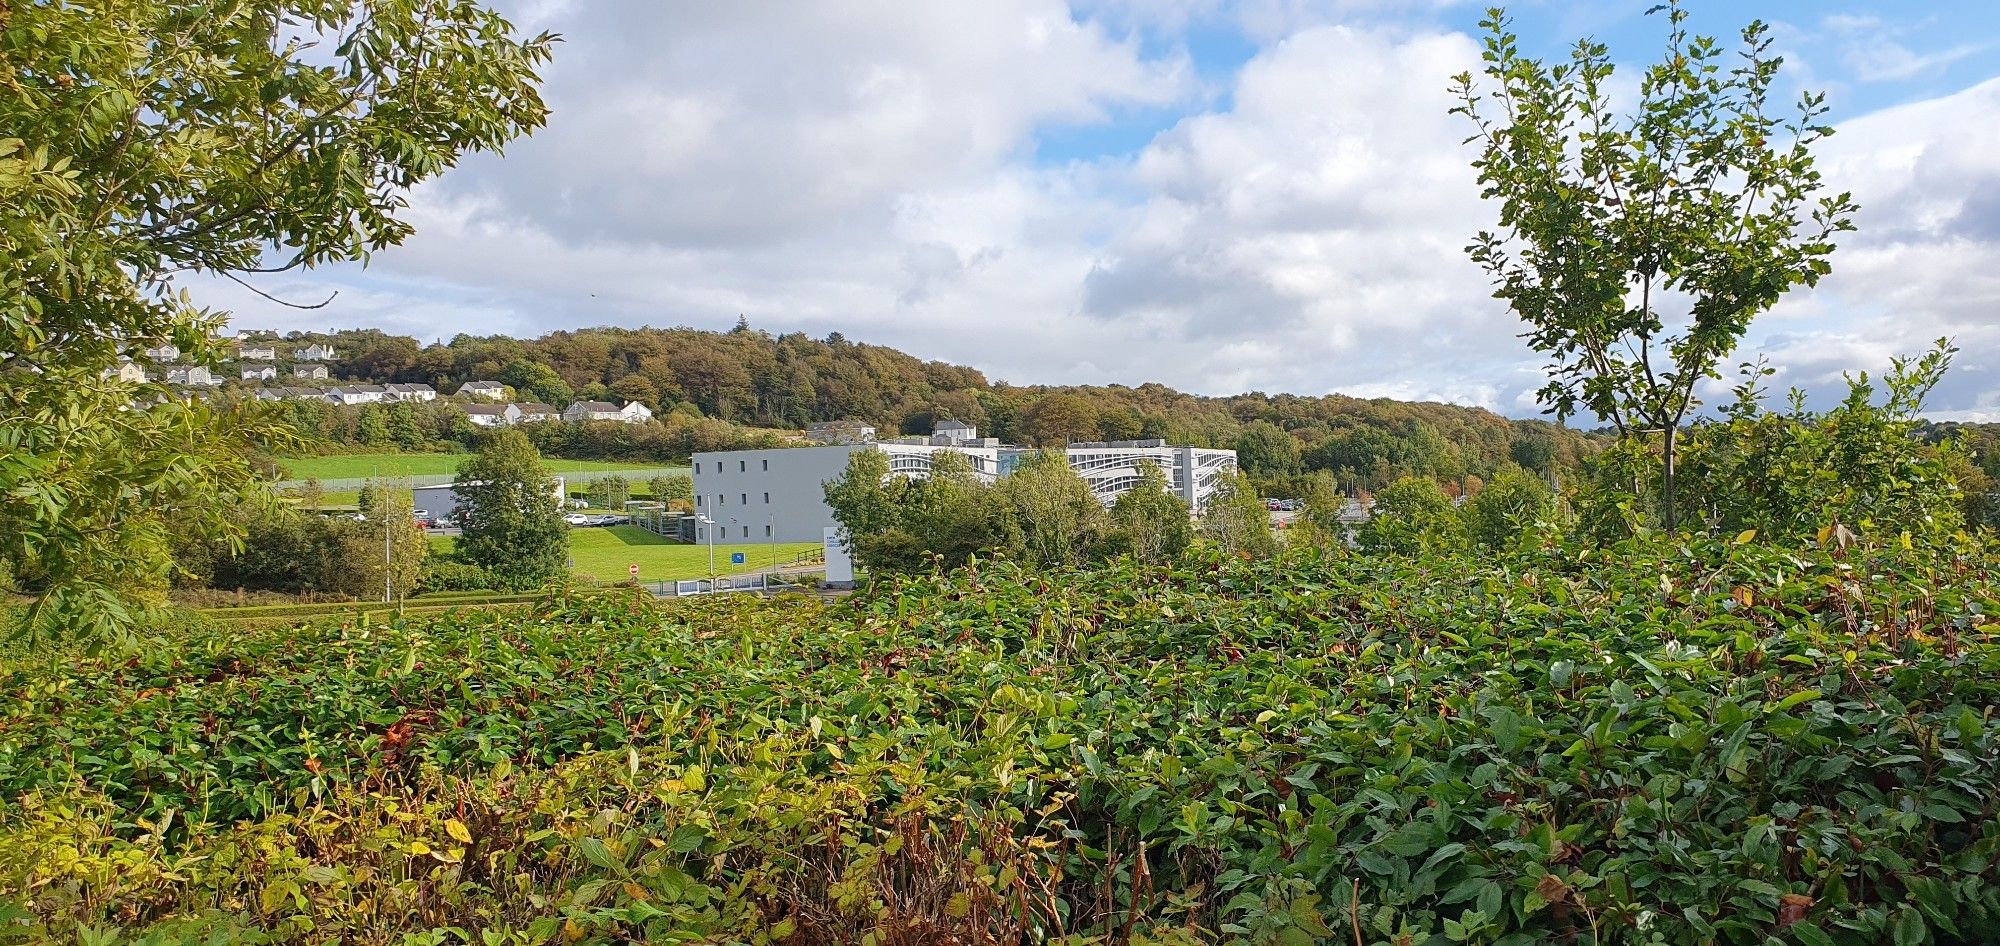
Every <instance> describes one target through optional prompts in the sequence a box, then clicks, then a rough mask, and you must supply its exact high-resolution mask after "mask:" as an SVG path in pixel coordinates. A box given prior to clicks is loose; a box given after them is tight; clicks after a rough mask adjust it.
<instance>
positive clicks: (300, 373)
mask: <svg viewBox="0 0 2000 946" xmlns="http://www.w3.org/2000/svg"><path fill="white" fill-rule="evenodd" d="M292 377H294V378H306V379H309V380H312V381H325V380H326V366H325V365H298V366H296V367H294V368H292Z"/></svg>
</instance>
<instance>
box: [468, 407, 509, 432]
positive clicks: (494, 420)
mask: <svg viewBox="0 0 2000 946" xmlns="http://www.w3.org/2000/svg"><path fill="white" fill-rule="evenodd" d="M465 419H466V420H469V421H471V422H472V425H473V426H474V427H511V426H513V425H514V424H515V423H517V422H519V421H520V419H521V411H520V409H519V408H517V407H515V406H514V405H512V404H467V405H465Z"/></svg>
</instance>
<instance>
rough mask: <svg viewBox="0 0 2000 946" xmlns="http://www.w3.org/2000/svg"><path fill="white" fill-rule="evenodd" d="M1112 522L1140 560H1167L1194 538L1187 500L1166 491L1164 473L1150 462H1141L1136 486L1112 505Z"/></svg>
mask: <svg viewBox="0 0 2000 946" xmlns="http://www.w3.org/2000/svg"><path fill="white" fill-rule="evenodd" d="M1111 522H1112V525H1114V526H1115V527H1116V528H1117V530H1118V535H1119V537H1120V538H1122V539H1123V540H1124V542H1125V548H1126V550H1127V551H1129V552H1130V553H1131V554H1132V557H1133V558H1135V559H1138V560H1139V561H1141V562H1163V561H1167V560H1169V559H1171V558H1173V557H1175V556H1177V555H1179V554H1181V552H1182V551H1183V550H1185V549H1186V548H1187V547H1188V543H1190V542H1192V541H1194V527H1193V525H1191V524H1190V523H1189V522H1188V505H1187V503H1186V502H1183V501H1182V500H1181V498H1180V497H1179V496H1175V495H1174V494H1173V493H1171V492H1169V491H1168V490H1167V476H1166V474H1165V473H1162V472H1160V468H1159V466H1158V465H1157V464H1153V463H1141V464H1140V465H1139V483H1138V485H1136V486H1133V487H1132V488H1131V489H1128V490H1126V491H1125V492H1123V493H1120V494H1119V496H1118V499H1117V500H1116V501H1114V502H1113V503H1112V504H1111Z"/></svg>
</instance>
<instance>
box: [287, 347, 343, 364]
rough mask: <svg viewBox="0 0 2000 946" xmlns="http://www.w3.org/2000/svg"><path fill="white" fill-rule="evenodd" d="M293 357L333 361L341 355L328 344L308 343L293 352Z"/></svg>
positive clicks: (306, 359)
mask: <svg viewBox="0 0 2000 946" xmlns="http://www.w3.org/2000/svg"><path fill="white" fill-rule="evenodd" d="M292 357H293V358H297V359H298V360H300V361H333V360H335V359H337V358H338V357H339V356H338V355H336V354H335V353H334V351H333V348H332V347H331V346H328V345H307V346H306V347H304V348H301V349H299V350H297V351H294V352H292Z"/></svg>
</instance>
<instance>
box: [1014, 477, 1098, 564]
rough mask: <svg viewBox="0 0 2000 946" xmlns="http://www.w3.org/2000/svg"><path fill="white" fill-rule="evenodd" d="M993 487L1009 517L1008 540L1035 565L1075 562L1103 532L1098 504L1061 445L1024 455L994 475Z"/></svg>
mask: <svg viewBox="0 0 2000 946" xmlns="http://www.w3.org/2000/svg"><path fill="white" fill-rule="evenodd" d="M997 492H998V495H999V499H1000V502H1001V503H1002V504H1003V505H1004V506H1005V507H1006V509H1007V513H1008V515H1009V518H1010V523H1009V528H1010V530H1011V531H1012V533H1013V536H1014V541H1013V542H1012V543H1010V544H1013V545H1014V546H1016V547H1017V548H1019V549H1020V550H1021V554H1022V555H1023V556H1024V557H1025V558H1026V559H1027V560H1028V561H1029V562H1032V563H1034V564H1036V565H1040V566H1043V567H1054V566H1061V565H1075V564H1078V563H1081V562H1083V561H1084V560H1085V559H1087V558H1089V557H1090V555H1091V553H1092V550H1093V548H1094V546H1095V545H1096V543H1097V542H1098V541H1100V540H1101V539H1102V537H1103V535H1104V530H1105V526H1106V524H1107V523H1106V519H1105V514H1104V506H1103V505H1102V504H1100V503H1098V501H1097V497H1095V496H1093V495H1091V492H1090V484H1088V483H1085V482H1084V480H1083V477H1081V476H1078V475H1077V472H1076V471H1075V470H1073V469H1071V468H1070V465H1069V458H1068V457H1067V456H1065V455H1064V454H1063V452H1062V451H1061V450H1043V451H1040V452H1038V453H1036V454H1034V455H1033V456H1031V457H1028V458H1027V459H1026V460H1024V461H1023V462H1022V463H1021V465H1020V466H1018V467H1015V468H1014V471H1013V472H1012V473H1009V474H1007V476H1006V477H1005V478H1004V479H1002V480H1000V483H999V486H998V489H997Z"/></svg>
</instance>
